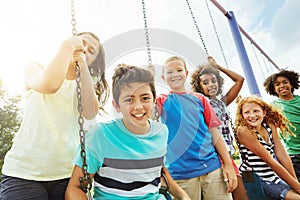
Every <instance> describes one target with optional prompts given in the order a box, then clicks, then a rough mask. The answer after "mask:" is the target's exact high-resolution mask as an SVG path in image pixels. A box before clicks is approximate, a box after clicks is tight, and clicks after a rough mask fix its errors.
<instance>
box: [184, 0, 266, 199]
mask: <svg viewBox="0 0 300 200" xmlns="http://www.w3.org/2000/svg"><path fill="white" fill-rule="evenodd" d="M186 3H187V6H188V8H189V11H190V14H191V16H192V19H193V22H194V24H195V27H196V29H197V32H198V35H199V37H200V40H201V42H202V45H203V48H204V50H205V53H206V56H209V54H208V50H207V48H206V45H205V42H204V39H203V37H202V34H201V32H200V29H199V26H198V24H197V21H196V18H195V16H194V13H193V11H192V8H191V6H190V3H189V1H188V0H186ZM205 3H206V7H207V10H208V12H209V16H210V20H211V22H212V25H213V28H214V31H215V35H216V37H217V40H218V44H219V47H220V50H221V52H222V56H223V59H224V62H225V64H226V67H227V68H228V63H227V60H226V56H225V53H224V50H223V47H222V44H221V41H220V38H219V35H218V32H217V29H216V26H215V23H214V20H213V17H212V14H211V11H210V8H209V5H208V0H205ZM229 122H230V125H231V129H232V131H233V133H234V136H235V139H236V142H237V144H238V147H239V142H238V140H237V138H236V133H235V128H234V125H233V122H232V118H231V117H230V116H229ZM239 149H240V148H239ZM240 155H241V156H242V161H243V162H246V161H245V158H244V156H243V155H242V154H241V153H240ZM242 179H243V182H244V185H245V188H246V191H247V194H248V197H249V199H250V200H264V199H265V194H264V190H263V187H262V184H261V180H260V177H259V176H258V175H257V174H256V173H255V172H253V171H247V172H243V173H242Z"/></svg>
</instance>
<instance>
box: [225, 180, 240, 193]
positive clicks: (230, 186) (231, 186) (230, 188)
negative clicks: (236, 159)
mask: <svg viewBox="0 0 300 200" xmlns="http://www.w3.org/2000/svg"><path fill="white" fill-rule="evenodd" d="M226 182H227V192H233V191H234V190H235V188H236V187H237V184H238V181H237V177H236V176H235V177H232V178H228V179H227V181H226Z"/></svg>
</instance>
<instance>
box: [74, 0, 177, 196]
mask: <svg viewBox="0 0 300 200" xmlns="http://www.w3.org/2000/svg"><path fill="white" fill-rule="evenodd" d="M74 1H75V0H71V15H72V20H71V24H72V35H73V36H76V35H77V30H76V19H75V6H74ZM142 6H143V15H144V18H143V19H144V28H145V36H146V47H147V54H148V69H149V70H154V69H153V68H152V67H153V66H152V59H151V49H150V40H149V32H148V27H147V18H146V8H145V2H144V0H142ZM75 71H76V93H77V101H78V102H77V103H78V106H77V110H78V112H79V117H78V124H79V137H80V149H81V150H80V155H81V159H82V166H81V168H82V172H83V177H80V179H79V181H80V186H81V189H82V190H83V191H84V192H85V193H86V195H87V198H88V200H91V199H92V195H91V189H92V183H93V180H92V179H91V177H90V175H89V173H88V165H87V162H86V151H85V131H84V128H83V125H84V118H83V115H82V112H83V107H82V103H81V86H80V84H81V73H80V66H79V64H78V62H75ZM153 72H154V71H153ZM90 73H91V75H92V76H94V77H97V78H98V81H99V80H100V73H99V70H97V68H96V67H92V68H90ZM161 178H162V180H163V181H164V183H165V186H162V187H161V188H160V189H159V193H161V194H163V195H164V196H165V197H166V199H167V200H171V199H172V198H171V195H170V194H169V193H168V189H169V183H168V180H167V178H166V176H165V174H164V169H163V168H162V170H161Z"/></svg>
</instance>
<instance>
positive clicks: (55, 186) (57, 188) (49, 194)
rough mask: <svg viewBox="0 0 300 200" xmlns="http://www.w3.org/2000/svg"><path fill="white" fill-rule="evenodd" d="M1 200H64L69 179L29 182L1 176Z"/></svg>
mask: <svg viewBox="0 0 300 200" xmlns="http://www.w3.org/2000/svg"><path fill="white" fill-rule="evenodd" d="M1 178H2V181H1V183H0V186H1V188H0V199H1V200H12V199H13V200H24V199H31V200H64V199H65V190H66V188H67V185H68V182H69V178H67V179H62V180H56V181H31V180H25V179H21V178H16V177H11V176H6V175H2V176H1Z"/></svg>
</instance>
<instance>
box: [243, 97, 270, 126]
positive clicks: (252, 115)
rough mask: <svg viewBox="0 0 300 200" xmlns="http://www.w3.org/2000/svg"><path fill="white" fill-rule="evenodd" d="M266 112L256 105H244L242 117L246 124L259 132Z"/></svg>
mask: <svg viewBox="0 0 300 200" xmlns="http://www.w3.org/2000/svg"><path fill="white" fill-rule="evenodd" d="M265 115H266V112H265V111H264V110H263V109H262V108H261V107H260V106H259V105H257V104H256V103H244V105H243V106H242V116H243V119H244V121H245V123H246V124H248V125H249V126H252V127H253V128H255V129H256V130H259V128H260V127H261V124H262V122H263V120H264V117H265Z"/></svg>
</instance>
